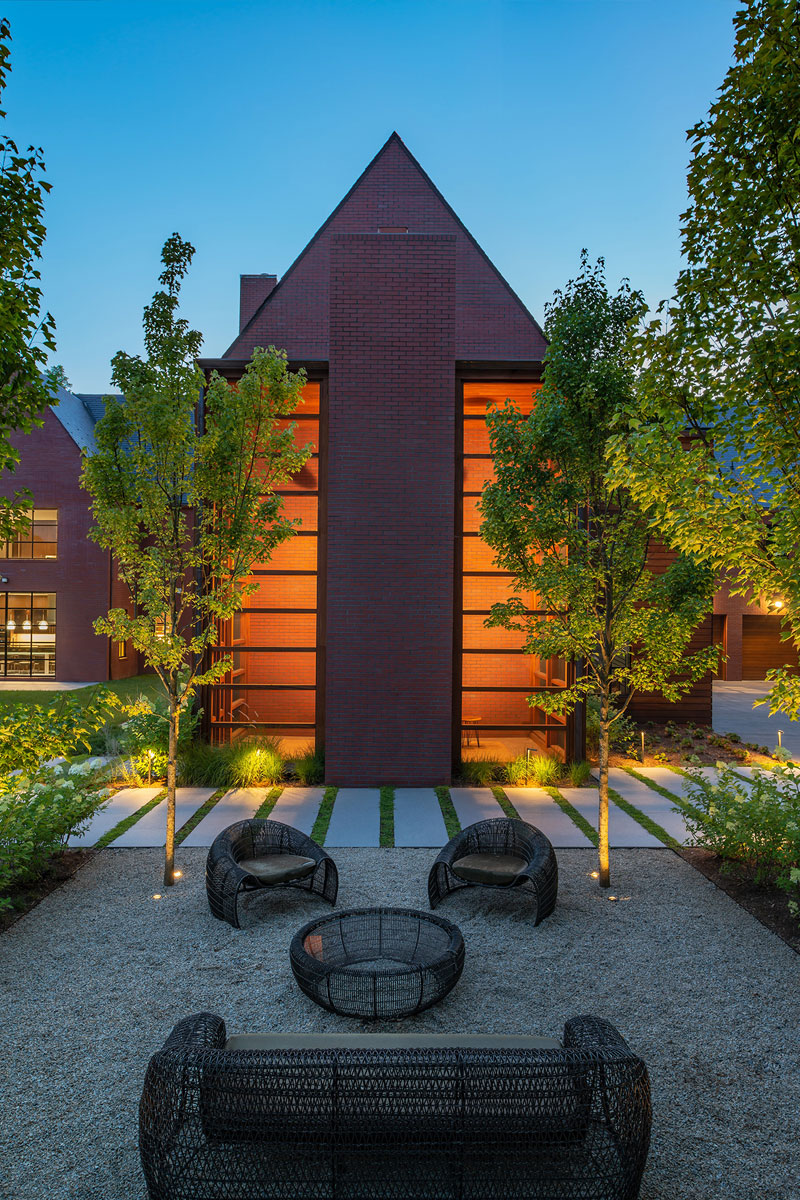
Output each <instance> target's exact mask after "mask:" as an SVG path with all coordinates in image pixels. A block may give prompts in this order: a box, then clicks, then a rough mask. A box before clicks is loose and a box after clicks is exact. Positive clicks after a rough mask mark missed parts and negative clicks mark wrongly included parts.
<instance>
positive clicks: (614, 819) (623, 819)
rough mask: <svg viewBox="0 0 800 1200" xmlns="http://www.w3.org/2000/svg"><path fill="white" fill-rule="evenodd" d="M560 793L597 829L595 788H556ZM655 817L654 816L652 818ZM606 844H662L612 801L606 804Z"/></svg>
mask: <svg viewBox="0 0 800 1200" xmlns="http://www.w3.org/2000/svg"><path fill="white" fill-rule="evenodd" d="M558 790H559V791H560V792H561V795H562V796H563V797H564V798H565V799H566V800H569V802H570V804H571V805H572V806H573V808H577V810H578V812H579V813H580V814H581V816H584V817H585V818H586V820H587V821H588V822H589V824H590V825H592V826H593V827H594V828H595V829H597V825H598V815H599V814H598V804H599V793H598V789H597V788H568V787H562V788H559V789H558ZM654 819H655V818H654ZM608 844H609V846H614V847H616V848H617V849H619V848H621V847H623V846H663V845H664V843H663V842H662V841H660V840H659V838H657V837H654V835H653V834H652V833H648V831H647V830H646V829H644V828H643V826H641V825H640V824H639V822H638V821H634V819H633V817H629V816H628V814H627V813H626V812H624V811H623V810H622V809H621V808H618V807H617V805H616V804H614V802H613V801H611V802H610V803H609V806H608Z"/></svg>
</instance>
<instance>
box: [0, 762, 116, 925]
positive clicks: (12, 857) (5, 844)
mask: <svg viewBox="0 0 800 1200" xmlns="http://www.w3.org/2000/svg"><path fill="white" fill-rule="evenodd" d="M108 797H109V792H108V790H107V789H106V788H103V787H101V786H100V775H99V773H98V771H97V768H96V767H95V766H94V765H93V764H92V763H91V762H85V763H80V764H74V765H73V766H68V765H67V764H62V765H59V766H55V767H43V768H40V769H39V770H38V771H37V772H35V773H34V774H32V775H31V776H26V775H18V776H5V777H4V778H3V779H0V909H4V908H10V907H12V906H13V901H12V899H11V898H10V897H9V896H8V895H7V894H6V893H7V892H8V891H10V890H11V888H13V887H16V886H17V885H19V884H23V883H29V882H31V881H33V880H34V879H36V877H37V876H38V875H40V874H41V872H42V871H43V870H44V868H45V867H46V866H47V863H48V861H49V860H50V858H51V857H52V855H53V854H55V853H56V852H57V851H58V850H60V849H61V848H63V846H64V845H65V844H66V841H67V838H68V837H69V836H70V834H72V833H76V832H78V831H79V830H80V829H81V828H82V827H83V826H84V825H85V823H86V822H87V821H88V820H89V818H90V817H92V816H93V815H94V814H95V813H96V812H97V810H98V809H99V808H102V806H103V805H104V804H105V803H106V801H107V800H108Z"/></svg>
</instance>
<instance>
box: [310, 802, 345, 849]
mask: <svg viewBox="0 0 800 1200" xmlns="http://www.w3.org/2000/svg"><path fill="white" fill-rule="evenodd" d="M338 791H339V789H338V787H326V788H325V791H324V792H323V793H322V804H320V806H319V812H318V813H317V819H316V821H315V822H314V828H313V829H312V830H311V838H312V841H315V842H316V843H317V845H318V846H324V845H325V838H326V837H327V836H328V826H329V825H330V823H331V814H332V813H333V802H334V800H335V799H336V793H337V792H338Z"/></svg>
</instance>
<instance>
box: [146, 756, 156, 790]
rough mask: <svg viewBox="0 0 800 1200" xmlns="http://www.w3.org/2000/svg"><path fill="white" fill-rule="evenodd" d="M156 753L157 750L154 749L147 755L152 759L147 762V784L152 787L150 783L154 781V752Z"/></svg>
mask: <svg viewBox="0 0 800 1200" xmlns="http://www.w3.org/2000/svg"><path fill="white" fill-rule="evenodd" d="M154 753H155V752H154V751H153V750H148V751H147V755H148V758H149V760H150V761H149V762H148V764H147V786H148V787H150V784H151V783H152V782H153V754H154Z"/></svg>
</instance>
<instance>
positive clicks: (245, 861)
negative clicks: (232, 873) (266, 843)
mask: <svg viewBox="0 0 800 1200" xmlns="http://www.w3.org/2000/svg"><path fill="white" fill-rule="evenodd" d="M236 865H237V866H238V867H241V868H242V870H243V871H247V873H248V875H254V876H255V877H256V879H258V880H260V881H261V883H286V882H288V881H289V880H290V879H305V877H306V875H310V874H311V872H312V871H313V870H314V868H315V867H316V865H317V864H316V863H315V862H314V859H313V858H303V857H302V856H301V855H299V854H265V855H264V857H263V858H242V859H240V861H239V862H238V863H237V864H236Z"/></svg>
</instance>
